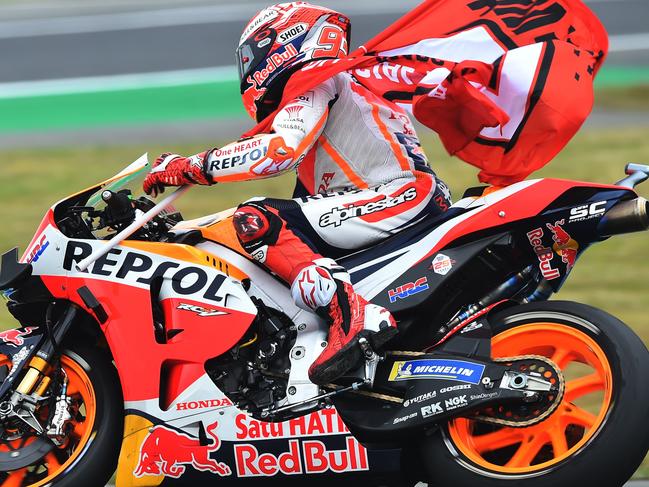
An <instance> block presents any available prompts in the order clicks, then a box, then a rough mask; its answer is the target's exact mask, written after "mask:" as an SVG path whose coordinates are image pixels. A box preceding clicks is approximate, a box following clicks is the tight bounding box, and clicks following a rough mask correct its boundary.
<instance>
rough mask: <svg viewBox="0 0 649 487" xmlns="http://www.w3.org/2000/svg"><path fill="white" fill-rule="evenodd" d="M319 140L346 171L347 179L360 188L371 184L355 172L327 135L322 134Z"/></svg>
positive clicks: (329, 154) (328, 153)
mask: <svg viewBox="0 0 649 487" xmlns="http://www.w3.org/2000/svg"><path fill="white" fill-rule="evenodd" d="M318 142H319V143H320V145H321V146H322V148H323V149H324V151H325V152H326V153H327V155H328V156H329V157H331V158H332V159H333V160H334V162H335V163H336V164H338V167H340V169H342V170H343V172H344V173H345V176H347V179H349V180H350V181H351V182H352V184H353V185H354V186H356V187H357V188H359V189H368V188H369V186H368V185H367V183H366V182H365V181H363V180H362V179H361V177H360V176H359V175H358V174H356V173H355V172H354V170H353V169H352V168H351V166H350V165H349V163H348V162H347V161H346V160H345V159H343V157H342V156H341V155H340V154H339V153H338V151H336V149H334V148H333V146H332V145H331V144H330V143H329V141H328V140H327V139H326V138H325V136H324V135H323V136H321V137H320V138H319V139H318Z"/></svg>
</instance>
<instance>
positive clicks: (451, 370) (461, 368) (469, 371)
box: [389, 359, 485, 384]
mask: <svg viewBox="0 0 649 487" xmlns="http://www.w3.org/2000/svg"><path fill="white" fill-rule="evenodd" d="M484 369H485V366H484V365H481V364H475V363H473V362H465V361H463V360H436V359H424V360H407V361H402V362H395V363H394V364H393V366H392V371H391V372H390V377H389V380H390V381H402V380H413V379H446V380H455V381H458V382H466V383H468V384H478V383H480V379H482V374H484Z"/></svg>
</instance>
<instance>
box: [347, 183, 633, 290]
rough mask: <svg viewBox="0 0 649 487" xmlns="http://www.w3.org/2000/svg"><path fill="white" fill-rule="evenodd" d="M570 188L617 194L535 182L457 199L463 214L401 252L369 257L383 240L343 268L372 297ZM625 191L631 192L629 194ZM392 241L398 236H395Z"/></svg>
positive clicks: (520, 218) (530, 213)
mask: <svg viewBox="0 0 649 487" xmlns="http://www.w3.org/2000/svg"><path fill="white" fill-rule="evenodd" d="M574 187H589V188H601V189H602V190H606V189H614V190H618V191H620V190H621V188H620V187H618V186H610V185H597V184H592V183H575V182H573V181H565V180H558V179H536V180H529V181H522V182H520V183H516V184H513V185H511V186H508V187H506V188H503V189H500V190H498V191H495V192H492V193H490V194H488V195H486V196H482V197H480V198H466V199H463V200H460V201H459V202H457V203H456V204H455V205H453V207H451V210H453V209H456V210H457V209H460V208H462V209H464V210H465V211H464V212H462V213H460V214H459V215H457V216H455V217H454V218H451V219H449V220H447V221H445V222H444V223H442V224H441V225H440V226H438V227H437V228H435V229H434V230H432V231H430V232H428V233H427V234H425V235H423V236H421V237H420V238H419V239H418V240H414V241H408V242H405V244H404V246H403V247H402V248H400V249H398V250H395V251H393V252H391V253H387V254H385V253H383V254H382V255H381V256H380V257H375V256H376V253H377V251H378V250H379V249H381V248H382V246H383V245H386V246H387V245H389V242H386V243H384V244H379V245H378V246H376V247H375V248H373V249H370V250H368V251H363V252H359V253H357V254H355V255H354V256H353V257H351V258H350V260H349V264H352V266H350V267H349V269H348V270H349V271H350V273H351V276H352V281H354V286H355V288H356V290H357V291H358V292H359V293H360V294H362V295H363V296H364V297H365V298H366V299H374V298H375V297H376V296H377V295H378V294H380V293H381V292H382V291H383V290H385V289H387V288H389V287H391V285H392V284H393V282H394V276H400V275H401V274H402V273H403V269H410V268H412V267H414V266H415V264H417V263H419V262H422V261H424V260H427V259H433V258H434V257H435V255H436V254H437V253H438V252H440V251H441V250H442V249H444V248H447V247H449V246H451V245H452V244H453V243H454V242H456V241H459V240H460V239H462V238H465V237H466V238H471V237H470V236H471V235H480V233H481V232H490V233H495V232H498V231H501V229H502V228H503V227H505V228H507V226H509V225H512V224H514V223H517V222H521V221H524V220H527V219H529V218H534V217H536V216H537V215H539V214H540V213H542V212H543V211H544V210H545V209H546V208H548V207H549V206H550V205H551V204H552V202H554V201H555V200H557V199H558V198H559V197H560V196H562V195H563V194H565V193H566V192H568V191H569V190H570V189H571V188H574ZM628 192H629V193H630V194H634V193H633V192H632V191H630V190H629V191H628ZM406 231H407V230H406ZM415 236H417V235H416V234H414V235H413V237H415ZM393 238H399V235H397V236H396V237H393ZM365 252H367V253H365ZM363 255H368V256H369V257H370V258H369V260H367V261H363V260H364V259H363ZM342 262H343V263H345V262H346V261H345V260H343V261H342ZM369 267H373V268H374V269H375V271H374V272H372V273H371V274H370V275H367V276H366V275H365V273H363V272H360V271H363V270H364V269H367V268H369ZM359 272H360V274H359Z"/></svg>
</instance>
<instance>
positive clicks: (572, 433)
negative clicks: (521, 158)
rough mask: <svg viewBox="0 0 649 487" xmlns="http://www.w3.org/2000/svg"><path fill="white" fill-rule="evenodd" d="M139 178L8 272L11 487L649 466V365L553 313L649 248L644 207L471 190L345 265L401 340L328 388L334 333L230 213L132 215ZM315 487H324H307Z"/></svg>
mask: <svg viewBox="0 0 649 487" xmlns="http://www.w3.org/2000/svg"><path fill="white" fill-rule="evenodd" d="M148 171H149V164H148V162H147V158H146V155H145V156H143V157H141V158H140V159H138V160H137V161H135V162H134V163H133V164H131V165H130V166H128V167H127V168H126V169H124V170H123V171H122V172H120V173H119V174H117V175H116V176H115V177H113V178H111V179H109V180H107V181H105V182H102V183H100V184H96V185H94V186H92V187H90V188H89V189H86V190H84V191H81V192H79V193H77V194H74V195H72V196H70V197H68V198H66V199H64V200H62V201H60V202H58V203H56V204H55V205H54V206H52V207H51V209H50V210H49V211H48V212H47V214H46V215H45V217H44V219H43V221H42V223H41V224H40V226H39V228H38V230H37V231H36V233H35V236H34V238H33V240H32V241H31V243H30V244H29V246H28V247H27V251H26V252H25V253H24V255H22V257H21V258H18V251H17V249H14V250H12V251H9V252H7V253H5V254H4V255H3V257H2V263H1V264H2V265H1V270H0V290H3V293H4V295H5V296H6V297H7V299H8V308H9V310H10V312H11V313H12V315H13V316H14V317H15V318H16V320H17V321H18V322H19V323H20V325H21V327H20V328H16V329H12V330H8V331H5V332H3V333H0V384H1V385H0V482H1V485H2V486H24V485H32V486H43V485H53V484H54V485H60V486H74V485H84V486H91V485H92V486H94V485H97V486H103V485H105V483H106V482H107V481H109V479H110V478H111V475H112V474H113V473H114V472H115V470H116V471H117V476H116V485H117V486H118V487H123V486H157V485H164V486H167V485H170V486H171V485H187V484H191V483H194V484H198V485H208V484H210V483H214V484H216V483H218V484H219V485H221V484H223V485H229V484H232V485H234V484H236V485H257V484H260V483H261V482H264V481H265V480H267V479H268V478H277V479H278V480H279V479H281V481H282V482H288V483H291V482H293V483H296V484H300V485H302V484H303V483H304V482H305V481H307V480H308V481H309V482H316V481H318V482H320V481H326V482H331V481H332V480H335V479H338V478H341V479H345V481H355V480H361V481H363V482H365V483H376V484H378V483H381V485H413V484H414V483H415V482H417V481H420V480H421V481H427V482H430V483H431V484H434V485H440V486H449V485H453V486H456V487H463V486H466V487H469V486H470V487H511V486H526V487H540V486H544V487H545V486H548V485H552V486H555V487H568V486H570V487H572V486H574V485H579V484H584V485H597V486H607V487H614V486H620V485H622V484H623V483H624V482H625V481H626V480H627V479H628V478H629V477H630V476H631V475H632V473H633V472H634V471H635V469H636V468H637V467H638V465H639V464H640V462H641V461H642V459H643V458H644V456H645V454H646V452H647V450H648V448H649V428H647V427H645V426H644V425H645V424H646V420H647V418H648V417H649V388H647V387H646V386H645V374H646V373H647V371H648V370H649V353H648V352H647V349H646V347H645V346H644V344H643V343H642V341H641V340H640V339H639V338H638V337H637V336H636V335H635V334H634V333H633V332H632V331H631V330H630V329H629V328H628V327H627V326H626V325H624V324H623V323H622V322H620V321H619V320H618V319H616V318H614V317H613V316H611V315H609V314H607V313H605V312H604V311H601V310H598V309H595V308H593V307H590V306H586V305H583V304H579V303H574V302H562V301H549V300H548V298H549V297H550V296H551V295H552V294H553V293H555V292H557V291H558V290H559V289H560V288H561V286H562V285H563V283H564V282H565V280H566V278H567V276H568V275H569V273H570V271H571V269H572V268H573V267H574V266H575V264H576V261H577V260H578V258H579V256H580V255H581V254H582V252H584V251H585V250H586V249H587V248H588V247H589V246H590V245H592V244H593V243H596V242H600V241H603V240H605V239H607V238H609V237H611V236H614V235H618V234H623V233H629V232H636V231H643V230H646V229H647V228H649V215H648V209H649V208H648V202H647V200H645V199H643V198H641V197H638V195H637V194H636V193H635V192H634V191H633V188H634V187H635V186H636V185H637V184H639V183H640V182H643V181H645V180H646V179H648V178H649V166H642V165H637V164H631V165H628V166H627V171H626V172H627V175H628V176H627V177H626V178H625V179H623V180H622V181H620V182H618V183H617V184H615V185H604V184H592V183H580V182H574V181H565V180H556V179H537V180H528V181H523V182H520V183H517V184H513V185H511V186H508V187H506V188H502V189H497V190H494V189H493V188H492V189H485V188H473V189H470V190H469V191H467V193H466V194H465V196H464V197H463V198H462V199H461V200H460V201H458V202H457V203H455V204H454V205H453V206H452V207H450V209H449V210H448V211H447V212H446V213H444V214H442V215H440V216H438V217H432V216H431V217H430V218H429V219H424V220H423V221H420V222H418V223H416V224H414V225H413V226H411V227H409V228H407V229H405V230H403V231H401V232H400V233H398V234H396V235H394V236H392V237H390V238H388V239H386V240H385V241H383V242H382V243H380V244H378V245H376V246H373V247H371V248H367V249H362V250H359V251H357V252H354V253H353V254H351V255H349V256H347V257H345V258H343V259H341V260H340V261H341V263H342V264H343V265H344V266H345V267H346V268H347V269H348V270H349V271H350V274H351V276H352V280H353V282H354V285H355V288H356V290H357V291H358V292H359V293H360V294H362V295H363V296H364V297H365V298H366V299H368V300H371V301H372V302H374V303H377V304H380V305H382V306H385V307H386V308H388V309H389V310H390V311H391V312H392V313H393V315H394V316H395V318H396V320H397V321H398V327H399V334H398V336H397V337H396V338H395V339H393V341H392V342H390V343H389V344H388V346H387V347H385V350H381V351H375V350H373V349H372V347H370V346H369V344H368V343H367V341H366V340H360V341H359V343H360V346H361V347H362V350H363V353H364V354H365V358H366V362H365V365H364V366H362V367H360V368H359V369H358V370H355V371H352V372H351V373H349V374H348V375H347V376H345V377H343V378H341V379H340V380H338V381H336V383H334V384H327V385H326V386H322V387H319V386H316V385H314V384H313V383H311V382H310V381H309V378H308V370H309V366H310V364H311V363H312V362H313V361H314V360H315V358H316V357H317V356H318V354H319V353H320V352H321V351H322V349H323V348H324V347H325V346H326V344H327V325H326V323H324V322H323V321H322V319H321V318H320V317H318V316H317V315H316V314H314V313H311V312H307V311H305V310H302V309H300V308H298V307H296V306H295V304H294V303H293V300H292V298H291V295H290V290H289V289H288V288H287V286H286V284H285V283H284V282H281V281H280V280H279V279H277V278H276V277H275V276H274V275H272V274H271V273H269V272H268V271H267V270H266V269H265V268H264V267H263V266H261V265H260V264H258V263H257V262H256V261H255V260H253V259H251V258H249V256H248V255H247V254H246V253H245V252H244V250H243V249H242V248H241V246H240V244H239V242H238V240H237V238H236V235H235V233H234V230H233V227H232V224H231V218H232V211H226V212H222V213H218V214H215V215H211V216H208V217H204V218H200V219H197V220H190V221H184V220H183V218H182V216H181V214H180V213H179V212H178V211H176V210H175V208H174V207H173V203H174V202H175V201H176V199H177V198H178V197H180V195H182V194H183V193H184V192H185V191H186V190H187V188H180V189H179V190H178V191H177V192H175V193H173V194H171V195H169V196H167V197H166V198H164V199H163V200H162V201H160V202H159V203H156V202H155V201H153V200H151V199H150V198H147V197H137V198H136V197H135V196H134V194H136V190H137V189H139V188H140V187H141V186H140V185H141V181H142V178H143V177H144V175H145V174H146V173H147V172H148ZM316 483H317V482H316Z"/></svg>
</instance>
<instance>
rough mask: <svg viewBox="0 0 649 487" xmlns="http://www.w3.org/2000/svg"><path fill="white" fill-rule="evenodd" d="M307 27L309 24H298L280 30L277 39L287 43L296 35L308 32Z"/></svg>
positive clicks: (281, 42)
mask: <svg viewBox="0 0 649 487" xmlns="http://www.w3.org/2000/svg"><path fill="white" fill-rule="evenodd" d="M307 27H308V24H296V25H294V26H293V27H291V28H290V29H286V30H284V31H282V32H280V33H279V34H277V40H278V41H279V42H280V44H286V43H287V42H291V41H292V40H293V39H295V38H296V37H299V36H300V35H302V34H304V33H305V32H306V29H307Z"/></svg>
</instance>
